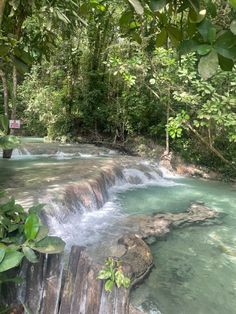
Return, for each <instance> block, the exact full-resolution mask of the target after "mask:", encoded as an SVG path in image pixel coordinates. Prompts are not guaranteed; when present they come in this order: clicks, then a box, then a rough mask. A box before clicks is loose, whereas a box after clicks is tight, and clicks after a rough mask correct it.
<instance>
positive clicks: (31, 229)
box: [24, 213, 40, 240]
mask: <svg viewBox="0 0 236 314" xmlns="http://www.w3.org/2000/svg"><path fill="white" fill-rule="evenodd" d="M39 227H40V220H39V217H38V216H37V215H36V214H34V213H32V214H29V216H28V217H27V219H26V221H25V224H24V233H25V236H26V239H27V240H33V239H35V238H36V236H37V233H38V231H39Z"/></svg>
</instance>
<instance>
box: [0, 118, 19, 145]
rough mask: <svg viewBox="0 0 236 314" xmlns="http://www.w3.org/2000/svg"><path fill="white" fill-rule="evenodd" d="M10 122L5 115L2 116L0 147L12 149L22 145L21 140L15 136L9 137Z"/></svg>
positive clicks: (0, 122) (0, 120) (0, 121)
mask: <svg viewBox="0 0 236 314" xmlns="http://www.w3.org/2000/svg"><path fill="white" fill-rule="evenodd" d="M8 124H9V120H8V118H7V117H6V116H5V115H0V147H1V148H3V149H12V148H15V147H17V146H18V145H19V144H20V139H19V138H18V137H17V136H14V135H7V132H8Z"/></svg>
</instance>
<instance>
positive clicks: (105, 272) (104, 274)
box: [97, 269, 112, 280]
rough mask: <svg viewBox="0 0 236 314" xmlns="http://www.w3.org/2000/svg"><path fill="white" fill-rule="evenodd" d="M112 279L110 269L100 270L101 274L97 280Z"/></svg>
mask: <svg viewBox="0 0 236 314" xmlns="http://www.w3.org/2000/svg"><path fill="white" fill-rule="evenodd" d="M111 277H112V272H111V270H109V269H102V270H100V272H99V273H98V276H97V278H98V279H101V280H104V279H108V278H111Z"/></svg>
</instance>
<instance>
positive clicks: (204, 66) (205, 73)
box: [198, 51, 219, 80]
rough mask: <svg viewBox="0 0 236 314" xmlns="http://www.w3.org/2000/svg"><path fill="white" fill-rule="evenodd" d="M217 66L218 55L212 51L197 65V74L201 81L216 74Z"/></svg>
mask: <svg viewBox="0 0 236 314" xmlns="http://www.w3.org/2000/svg"><path fill="white" fill-rule="evenodd" d="M218 66H219V60H218V55H217V53H216V52H215V51H212V52H210V53H209V54H208V55H206V56H204V57H202V58H201V59H200V61H199V63H198V72H199V74H200V75H201V77H202V78H203V79H205V80H207V79H209V78H210V77H212V76H213V75H214V74H216V72H217V69H218Z"/></svg>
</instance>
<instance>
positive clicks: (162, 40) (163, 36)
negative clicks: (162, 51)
mask: <svg viewBox="0 0 236 314" xmlns="http://www.w3.org/2000/svg"><path fill="white" fill-rule="evenodd" d="M166 41H167V32H166V29H165V28H163V29H162V31H161V32H160V33H159V34H157V37H156V46H157V47H162V46H164V45H165V44H166Z"/></svg>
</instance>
